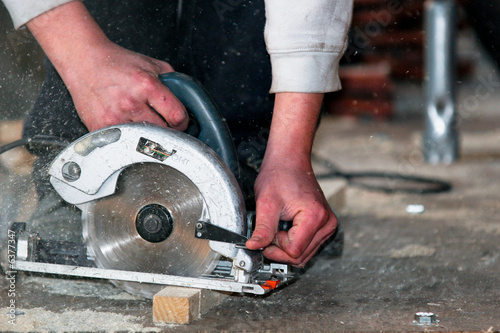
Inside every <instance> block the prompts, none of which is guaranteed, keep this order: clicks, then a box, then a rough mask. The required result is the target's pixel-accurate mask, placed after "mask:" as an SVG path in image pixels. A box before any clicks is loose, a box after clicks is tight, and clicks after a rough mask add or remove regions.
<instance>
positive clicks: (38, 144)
mask: <svg viewBox="0 0 500 333" xmlns="http://www.w3.org/2000/svg"><path fill="white" fill-rule="evenodd" d="M69 143H70V142H69V141H66V140H63V139H61V138H59V137H56V136H48V135H36V136H34V137H32V138H23V139H20V140H17V141H14V142H11V143H8V144H6V145H4V146H2V147H0V154H3V153H5V152H6V151H9V150H11V149H14V148H17V147H21V146H25V147H26V148H30V149H39V148H42V147H58V148H61V149H62V148H65V147H66V146H67V145H68V144H69ZM312 159H313V160H314V161H316V162H318V163H320V164H321V165H322V166H324V167H326V168H327V169H328V170H329V172H327V173H324V174H319V175H316V177H317V178H318V179H325V178H335V177H339V178H344V179H346V180H347V181H348V182H349V184H350V185H353V186H358V187H361V188H364V189H368V190H374V191H382V192H385V193H395V192H404V193H416V194H431V193H442V192H448V191H450V190H451V188H452V185H451V184H450V183H448V182H445V181H442V180H439V179H434V178H425V177H419V176H408V175H402V174H399V173H391V172H373V171H367V172H344V171H341V170H340V169H339V168H338V167H336V166H335V165H333V163H331V162H330V161H328V160H326V159H324V158H321V157H319V156H317V155H315V154H313V155H312ZM381 183H382V184H381Z"/></svg>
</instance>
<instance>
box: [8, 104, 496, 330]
mask: <svg viewBox="0 0 500 333" xmlns="http://www.w3.org/2000/svg"><path fill="white" fill-rule="evenodd" d="M489 103H490V105H491V106H492V107H493V106H495V105H498V104H497V103H496V101H495V100H494V98H493V97H492V100H490V101H489ZM420 127H421V126H420V122H417V121H398V120H395V121H391V122H388V123H382V122H359V121H353V120H349V119H333V118H329V117H326V118H325V119H324V120H323V123H322V125H321V128H320V130H319V132H318V135H317V140H316V146H315V151H316V152H317V154H318V155H321V156H323V157H327V158H329V159H331V160H332V161H335V162H336V164H337V165H338V166H340V167H341V168H343V169H345V170H349V171H362V170H380V171H385V170H389V171H394V172H401V173H404V174H413V175H421V176H430V177H438V178H441V179H444V180H448V181H451V182H452V183H453V186H454V188H453V191H452V192H450V193H444V194H434V195H414V194H384V193H379V192H370V191H365V190H362V189H358V188H355V187H350V188H349V189H348V191H347V205H346V207H345V209H344V210H343V211H342V218H341V222H342V226H343V229H344V230H345V234H346V236H345V249H344V254H343V256H342V257H340V258H334V259H321V260H318V261H317V262H316V263H315V264H314V265H313V266H312V268H310V269H309V270H308V271H307V272H306V273H305V274H304V275H302V276H301V277H300V278H299V280H297V281H296V282H295V283H293V284H292V285H290V286H287V287H285V288H283V289H281V290H278V291H276V292H275V293H273V294H271V295H270V296H268V297H264V298H262V297H248V296H233V297H231V298H230V299H229V300H228V301H227V302H225V303H224V304H222V305H219V306H217V307H215V308H213V309H212V310H211V311H209V312H208V313H207V314H205V315H204V316H203V317H202V318H201V319H200V320H198V321H196V322H194V323H193V324H191V325H189V326H168V325H167V326H165V325H163V326H162V325H155V324H153V322H152V318H151V317H152V311H151V305H152V303H151V301H148V300H142V299H139V298H136V297H132V296H130V295H128V294H126V293H124V292H122V291H120V290H118V289H116V288H114V287H112V286H111V285H109V284H107V283H105V282H101V281H92V280H79V279H55V278H49V277H43V278H42V277H35V276H26V275H20V276H19V278H18V280H17V281H16V297H15V301H16V307H17V310H18V315H17V316H16V325H15V326H10V324H8V322H7V320H6V319H5V318H6V317H3V318H4V319H2V320H1V321H0V330H2V331H4V330H9V329H10V330H14V331H30V330H36V331H41V330H49V331H52V330H55V331H68V330H70V331H73V330H86V331H94V330H106V331H107V330H115V331H122V330H133V331H141V330H148V331H159V330H167V329H168V330H172V331H199V330H230V331H264V330H270V331H381V330H384V331H405V332H406V331H424V330H426V331H483V332H484V331H499V330H500V258H499V256H500V242H499V236H500V218H499V217H498V212H499V211H500V191H499V190H498V183H497V180H498V179H500V117H494V116H493V113H491V114H488V112H484V113H482V114H481V115H476V116H474V117H472V116H471V117H469V119H468V120H467V122H464V123H462V147H463V149H462V156H463V158H462V160H461V161H459V162H457V163H455V164H453V165H450V166H429V165H427V164H425V163H423V161H422V159H421V151H420V149H419V145H418V142H419V139H418V138H419V133H420ZM409 204H421V205H424V206H425V211H424V212H423V213H422V214H418V215H413V214H408V213H407V212H406V210H405V208H406V206H407V205H409ZM7 288H8V287H7V284H6V283H4V286H3V290H1V293H2V300H1V301H0V308H1V310H0V313H1V314H2V316H4V314H5V313H7V310H8V309H7V308H6V307H7V306H8V302H9V301H10V299H11V298H9V297H7V292H8V290H7ZM419 311H431V312H434V313H435V314H436V315H437V318H438V320H439V323H438V324H437V325H433V326H427V327H425V326H417V325H415V324H414V323H413V316H414V314H415V313H416V312H419Z"/></svg>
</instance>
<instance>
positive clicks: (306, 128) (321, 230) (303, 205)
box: [246, 92, 337, 267]
mask: <svg viewBox="0 0 500 333" xmlns="http://www.w3.org/2000/svg"><path fill="white" fill-rule="evenodd" d="M322 100H323V94H318V93H294V92H283V93H277V94H276V99H275V105H274V113H273V121H272V124H271V132H270V135H269V142H268V144H267V149H266V155H265V156H264V160H263V162H262V166H261V168H260V172H259V176H258V177H257V180H256V182H255V195H256V200H257V212H256V213H257V219H256V227H255V231H254V232H253V234H252V237H251V238H250V239H249V240H248V241H247V243H246V246H247V247H248V248H249V249H259V248H264V255H265V256H266V257H267V258H269V259H272V260H276V261H279V262H285V263H290V264H293V265H296V266H299V267H302V266H304V265H305V264H306V262H307V261H308V260H309V259H311V257H312V256H313V255H314V253H315V252H316V251H317V250H318V248H319V247H320V245H321V244H322V243H323V242H325V241H326V240H327V239H328V238H329V237H330V236H331V235H333V233H334V232H335V229H336V227H337V219H336V217H335V215H334V213H333V211H332V210H331V208H330V206H329V205H328V202H327V201H326V199H325V196H324V194H323V192H322V191H321V189H320V187H319V185H318V182H317V181H316V178H315V176H314V174H313V170H312V167H311V149H312V142H313V138H314V132H315V128H316V125H317V120H318V115H319V112H320V109H321V102H322ZM280 219H281V220H284V221H291V220H293V226H292V228H291V229H290V230H288V232H285V231H279V232H278V223H279V220H280Z"/></svg>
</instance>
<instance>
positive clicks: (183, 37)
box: [24, 0, 273, 197]
mask: <svg viewBox="0 0 500 333" xmlns="http://www.w3.org/2000/svg"><path fill="white" fill-rule="evenodd" d="M178 3H179V2H178V1H177V0H143V1H139V0H135V1H134V0H127V1H123V0H120V1H117V0H104V1H103V0H86V1H85V5H86V6H87V8H88V9H89V11H90V12H91V13H92V15H93V17H94V18H95V19H96V21H97V23H98V24H99V25H100V26H101V28H102V29H103V30H104V32H105V33H106V35H107V36H108V37H109V38H110V39H111V40H112V41H113V42H115V43H117V44H118V45H121V46H123V47H125V48H127V49H129V50H132V51H135V52H138V53H141V54H145V55H148V56H150V57H154V58H157V59H161V60H165V61H167V62H169V63H170V64H171V65H172V66H173V67H174V68H175V69H176V70H177V71H179V72H184V73H186V74H188V75H191V76H193V77H195V78H196V79H197V80H199V81H200V82H201V83H202V84H203V85H204V87H205V88H206V89H207V91H208V92H209V94H210V95H211V96H212V98H213V99H214V100H215V103H216V105H217V106H218V107H219V109H220V111H221V112H222V114H223V116H224V117H225V119H226V121H227V123H228V125H229V128H230V130H231V132H232V134H233V137H234V139H235V145H236V148H237V150H238V153H239V157H240V158H241V159H242V160H243V159H245V158H248V157H250V156H251V155H255V154H256V153H257V154H259V153H262V152H263V149H265V139H266V135H267V133H268V127H269V124H270V118H271V112H272V106H273V102H272V100H271V98H270V96H269V94H268V90H269V87H270V82H271V66H270V62H269V57H268V55H267V52H266V50H265V44H264V38H263V32H264V24H265V13H264V4H263V0H257V1H251V0H239V1H238V0H237V1H234V0H231V1H228V0H215V1H206V0H185V1H182V10H181V11H179V8H178ZM75 66H78V64H75ZM87 132H88V130H87V129H86V127H85V126H84V125H83V123H82V122H81V121H80V119H79V117H78V115H77V113H76V110H75V107H74V105H73V102H72V100H71V96H70V94H69V92H68V90H67V89H66V87H65V85H64V83H63V82H62V80H61V78H60V77H59V75H58V74H57V72H56V70H55V69H54V67H53V66H52V64H51V63H50V62H49V61H48V60H47V61H46V77H45V81H44V83H43V86H42V88H41V91H40V94H39V96H38V98H37V100H36V103H35V106H34V108H33V110H32V111H31V112H30V114H29V115H28V117H27V119H26V121H25V127H24V136H25V137H31V136H34V135H37V134H44V135H52V136H57V137H60V138H63V139H67V140H70V141H73V140H75V139H77V138H78V137H80V136H82V135H84V134H86V133H87ZM34 153H35V154H36V155H38V156H39V159H38V160H37V162H36V163H35V168H34V169H35V170H34V173H33V174H34V179H35V181H36V183H37V188H38V192H39V195H40V196H41V197H43V196H44V194H45V193H47V191H52V187H51V185H50V184H49V182H48V177H47V167H48V166H49V165H50V162H51V161H52V159H53V158H54V157H55V155H56V154H57V151H56V150H55V149H47V150H45V149H43V150H42V149H41V150H36V151H34Z"/></svg>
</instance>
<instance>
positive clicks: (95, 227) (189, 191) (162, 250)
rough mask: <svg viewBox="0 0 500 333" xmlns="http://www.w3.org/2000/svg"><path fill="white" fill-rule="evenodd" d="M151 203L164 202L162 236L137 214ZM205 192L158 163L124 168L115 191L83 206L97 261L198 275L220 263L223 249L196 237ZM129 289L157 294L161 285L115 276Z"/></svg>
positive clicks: (104, 264)
mask: <svg viewBox="0 0 500 333" xmlns="http://www.w3.org/2000/svg"><path fill="white" fill-rule="evenodd" d="M151 205H155V206H161V207H164V208H165V209H164V210H165V211H167V212H168V213H167V214H169V215H170V217H171V222H172V223H171V225H170V227H172V228H171V232H170V234H169V235H168V237H167V238H166V239H164V240H162V241H159V242H158V241H155V242H153V241H148V240H146V239H144V238H143V236H141V235H140V233H139V231H138V230H137V226H136V218H137V216H138V214H139V213H140V212H141V209H142V210H144V207H148V206H151ZM202 212H203V197H202V195H201V193H200V191H199V190H198V188H197V187H196V185H195V184H193V182H191V181H190V180H189V179H188V178H187V177H186V176H185V175H184V174H182V173H181V172H179V171H177V170H176V169H173V168H171V167H169V166H166V165H163V164H158V163H143V164H135V165H132V166H130V167H128V168H127V169H125V170H124V171H122V173H121V174H120V177H119V180H118V184H117V188H116V192H115V194H114V195H112V196H109V197H106V198H103V199H99V200H97V201H94V202H92V203H90V204H89V205H88V207H87V209H85V210H84V211H83V221H84V229H86V231H85V232H84V234H85V237H86V242H87V247H88V248H89V252H90V253H93V255H94V257H95V263H96V265H97V266H98V267H101V268H109V269H118V270H128V271H138V272H149V273H163V274H170V275H178V276H191V277H197V276H200V275H202V274H205V273H209V272H211V271H212V270H213V268H214V267H215V266H216V264H217V262H218V259H219V255H218V254H217V253H216V252H214V251H212V250H211V249H210V246H209V243H208V241H207V240H202V239H197V238H195V237H194V230H195V225H196V223H197V222H198V221H199V220H200V218H201V217H202ZM114 283H115V284H117V285H118V286H119V287H121V288H123V289H125V290H126V291H128V292H130V293H132V294H135V295H141V296H144V297H148V298H152V297H153V295H154V294H155V293H156V292H158V291H159V290H160V289H161V288H163V287H162V286H158V285H147V284H140V283H134V282H118V281H114Z"/></svg>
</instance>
